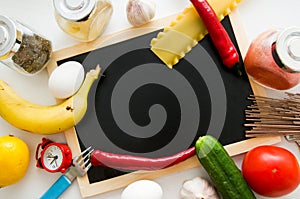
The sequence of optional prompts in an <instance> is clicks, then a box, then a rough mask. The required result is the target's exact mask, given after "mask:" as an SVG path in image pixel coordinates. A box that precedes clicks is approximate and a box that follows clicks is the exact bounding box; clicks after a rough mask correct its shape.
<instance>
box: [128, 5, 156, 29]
mask: <svg viewBox="0 0 300 199" xmlns="http://www.w3.org/2000/svg"><path fill="white" fill-rule="evenodd" d="M155 11H156V5H155V3H154V1H152V0H128V2H127V5H126V14H127V19H128V21H129V23H130V24H131V25H133V26H141V25H143V24H146V23H148V22H149V21H151V19H153V17H154V16H155Z"/></svg>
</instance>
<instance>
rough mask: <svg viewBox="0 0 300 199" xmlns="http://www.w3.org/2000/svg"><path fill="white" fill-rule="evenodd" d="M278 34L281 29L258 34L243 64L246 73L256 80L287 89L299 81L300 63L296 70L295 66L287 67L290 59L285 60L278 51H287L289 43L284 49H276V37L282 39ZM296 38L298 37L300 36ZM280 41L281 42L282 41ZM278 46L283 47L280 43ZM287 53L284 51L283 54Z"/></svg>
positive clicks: (275, 87) (274, 87)
mask: <svg viewBox="0 0 300 199" xmlns="http://www.w3.org/2000/svg"><path fill="white" fill-rule="evenodd" d="M297 31H299V29H297ZM299 32H300V31H299ZM280 35H282V31H278V30H269V31H266V32H263V33H262V34H260V35H259V36H258V37H257V38H256V39H255V40H253V42H252V43H251V45H250V47H249V49H248V52H247V54H246V57H245V59H244V65H245V68H246V71H247V73H248V75H249V76H251V78H252V79H253V80H255V81H256V82H258V83H260V84H262V85H265V86H267V87H270V88H273V89H277V90H287V89H290V88H292V87H294V86H296V85H297V84H298V83H299V81H300V73H299V72H300V64H299V65H298V66H299V68H298V69H296V70H298V71H296V70H295V67H293V68H290V67H289V64H291V62H290V60H288V61H286V59H285V58H284V57H283V56H280V54H279V53H282V52H283V51H285V50H286V51H289V50H288V49H289V45H290V43H288V44H286V45H287V47H286V49H280V50H278V46H276V45H277V42H278V39H281V40H282V37H281V38H280ZM299 35H300V34H299ZM299 35H298V36H297V37H299ZM285 36H286V35H285ZM297 39H300V37H299V38H297ZM289 40H290V38H289ZM280 42H281V43H282V41H280ZM280 48H284V47H282V45H280ZM289 53H290V52H286V53H284V54H289ZM292 64H294V63H292ZM296 64H297V63H296Z"/></svg>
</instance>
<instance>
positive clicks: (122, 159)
mask: <svg viewBox="0 0 300 199" xmlns="http://www.w3.org/2000/svg"><path fill="white" fill-rule="evenodd" d="M193 155H195V147H191V148H189V149H187V150H184V151H182V152H179V153H177V154H175V155H172V156H166V157H161V158H146V157H141V156H134V155H123V154H115V153H108V152H104V151H101V150H95V151H94V152H93V153H92V155H91V158H90V160H91V163H92V165H93V166H102V167H110V168H114V169H121V170H132V171H134V170H157V169H163V168H167V167H170V166H172V165H175V164H178V163H179V162H182V161H184V160H186V159H188V158H189V157H192V156H193Z"/></svg>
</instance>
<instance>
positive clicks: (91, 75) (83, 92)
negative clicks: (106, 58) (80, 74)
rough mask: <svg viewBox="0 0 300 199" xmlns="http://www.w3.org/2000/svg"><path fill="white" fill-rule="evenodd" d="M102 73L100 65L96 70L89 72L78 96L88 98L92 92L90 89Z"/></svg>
mask: <svg viewBox="0 0 300 199" xmlns="http://www.w3.org/2000/svg"><path fill="white" fill-rule="evenodd" d="M100 71H101V68H100V66H99V64H98V65H97V66H96V68H95V69H92V70H90V71H89V72H87V73H86V75H85V79H84V81H83V83H82V85H81V87H80V88H79V90H78V92H77V94H76V95H79V96H81V97H83V98H86V97H87V95H88V93H89V91H90V87H91V86H92V84H93V82H94V81H95V80H96V79H97V78H98V76H99V74H100Z"/></svg>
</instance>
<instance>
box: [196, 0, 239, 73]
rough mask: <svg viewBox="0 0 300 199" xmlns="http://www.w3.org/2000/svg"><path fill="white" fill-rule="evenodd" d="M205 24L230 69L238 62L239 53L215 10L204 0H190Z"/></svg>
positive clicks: (224, 62)
mask: <svg viewBox="0 0 300 199" xmlns="http://www.w3.org/2000/svg"><path fill="white" fill-rule="evenodd" d="M190 1H191V2H192V4H193V5H194V7H195V9H196V10H197V12H198V14H199V16H200V17H201V19H202V21H203V23H204V24H205V26H206V28H207V30H208V32H209V34H210V36H211V39H212V41H213V43H214V45H215V47H216V48H217V50H218V52H219V55H220V57H221V59H222V61H223V64H224V65H225V66H227V67H228V68H229V69H232V68H233V67H234V66H235V65H237V64H238V63H239V54H238V52H237V50H236V48H235V46H234V45H233V43H232V41H231V40H230V37H229V36H228V34H227V32H226V30H225V28H224V27H223V25H222V24H221V22H220V21H219V19H218V17H217V15H216V13H215V11H214V10H213V9H212V7H211V6H210V5H209V3H208V2H207V1H206V0H190Z"/></svg>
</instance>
